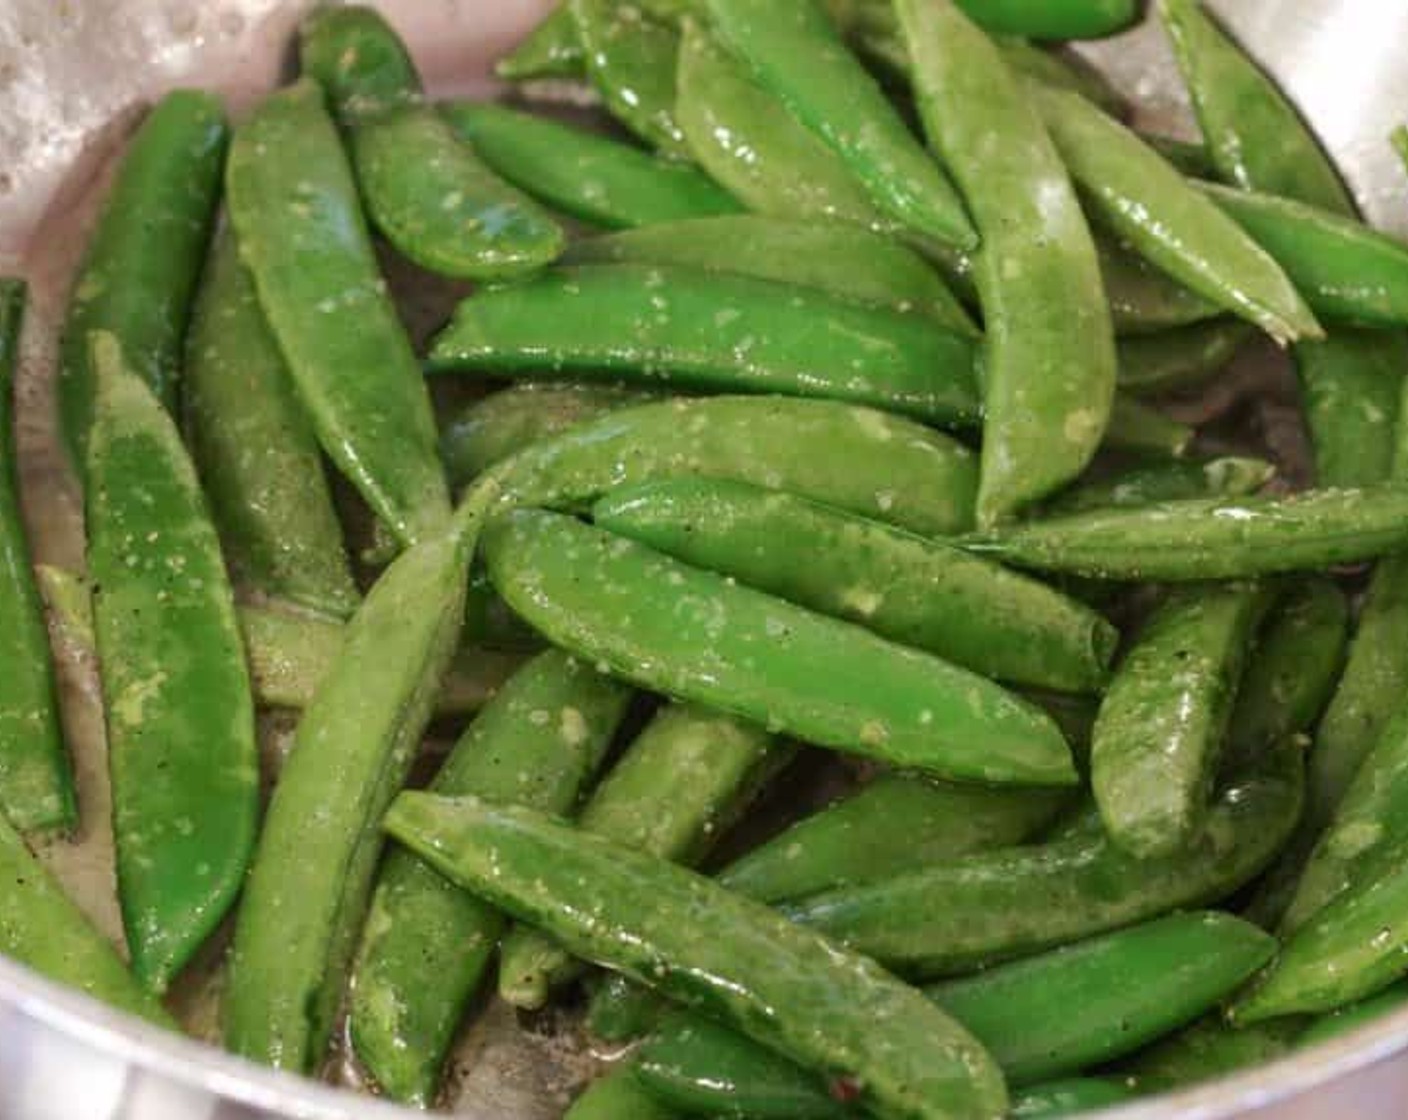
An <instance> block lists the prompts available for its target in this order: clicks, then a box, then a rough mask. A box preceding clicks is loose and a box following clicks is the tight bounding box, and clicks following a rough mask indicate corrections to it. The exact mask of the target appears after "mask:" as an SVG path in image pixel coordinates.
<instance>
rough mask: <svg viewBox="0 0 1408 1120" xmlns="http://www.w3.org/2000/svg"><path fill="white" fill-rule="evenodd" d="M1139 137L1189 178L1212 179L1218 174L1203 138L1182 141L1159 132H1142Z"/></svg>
mask: <svg viewBox="0 0 1408 1120" xmlns="http://www.w3.org/2000/svg"><path fill="white" fill-rule="evenodd" d="M1139 137H1140V139H1142V140H1143V141H1144V143H1146V144H1148V145H1149V147H1151V148H1153V149H1154V151H1156V152H1158V153H1159V155H1161V156H1163V157H1164V159H1166V160H1167V161H1168V162H1169V163H1171V164H1173V166H1174V167H1176V168H1178V170H1179V171H1181V172H1183V174H1184V175H1187V176H1188V177H1189V178H1192V179H1210V178H1212V177H1213V176H1214V175H1216V174H1217V169H1216V168H1215V167H1213V165H1212V157H1210V156H1209V155H1208V147H1207V145H1206V144H1204V143H1203V141H1202V139H1201V138H1199V139H1198V140H1181V139H1179V138H1178V137H1176V136H1164V135H1162V134H1161V133H1157V132H1141V133H1140V134H1139Z"/></svg>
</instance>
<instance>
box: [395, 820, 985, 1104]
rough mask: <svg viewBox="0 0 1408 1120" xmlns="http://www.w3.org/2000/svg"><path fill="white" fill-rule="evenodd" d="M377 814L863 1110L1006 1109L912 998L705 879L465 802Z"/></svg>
mask: <svg viewBox="0 0 1408 1120" xmlns="http://www.w3.org/2000/svg"><path fill="white" fill-rule="evenodd" d="M385 823H386V828H387V830H388V831H389V832H390V833H391V834H392V835H393V836H395V837H396V838H397V839H399V840H400V841H401V842H402V843H404V844H407V845H408V846H409V847H410V848H411V849H412V850H413V851H415V852H417V853H419V854H420V855H421V856H422V858H424V859H426V860H428V861H429V862H430V863H431V864H432V865H433V866H434V867H436V868H437V869H438V870H440V871H441V872H442V873H443V874H445V875H447V876H448V877H449V878H451V879H452V880H453V881H454V882H456V883H458V884H459V885H460V886H462V887H464V888H466V889H468V890H471V891H474V892H476V893H480V894H482V895H484V896H485V897H486V898H488V900H489V901H491V902H493V903H495V904H497V905H499V906H502V907H504V908H505V909H508V910H509V911H510V912H512V913H513V914H514V916H515V917H517V918H518V919H519V920H520V921H524V922H528V923H531V924H534V925H538V926H541V927H542V928H543V929H545V930H547V931H548V932H550V933H551V934H553V935H554V936H555V937H557V938H558V939H560V940H561V941H562V942H563V944H564V945H565V946H566V947H567V948H568V949H570V950H571V951H572V952H574V953H576V954H578V955H579V956H583V957H586V958H587V959H589V960H593V961H596V962H598V963H601V964H605V965H607V966H609V967H611V968H614V969H616V970H618V971H622V972H625V973H627V974H628V975H630V976H632V977H633V978H634V979H636V980H638V981H642V982H646V983H649V984H651V985H652V986H653V987H656V988H658V989H660V990H661V991H662V992H664V993H665V994H667V995H670V996H672V997H673V998H675V999H678V1000H680V1001H681V1002H683V1003H685V1004H686V1005H687V1006H693V1007H700V1006H706V1007H707V1008H708V1009H709V1012H710V1014H712V1015H714V1016H716V1017H718V1018H719V1019H720V1020H721V1021H723V1022H725V1023H727V1024H728V1025H730V1026H733V1027H735V1028H736V1029H739V1030H742V1031H744V1032H746V1033H747V1034H748V1035H749V1036H750V1037H752V1038H753V1039H754V1041H756V1042H759V1043H762V1044H763V1045H764V1046H767V1047H769V1048H770V1049H773V1050H776V1051H777V1052H778V1053H781V1054H783V1055H785V1056H786V1057H789V1058H791V1059H793V1060H794V1061H797V1062H800V1063H802V1064H803V1065H809V1066H814V1067H818V1068H820V1069H822V1070H824V1071H825V1072H826V1074H827V1075H828V1076H830V1077H833V1078H838V1079H844V1080H845V1081H846V1082H847V1083H848V1084H849V1085H851V1086H853V1087H854V1089H855V1090H857V1093H856V1095H857V1096H858V1098H859V1103H860V1104H861V1105H862V1106H864V1107H869V1108H871V1109H872V1110H875V1111H878V1112H880V1113H881V1114H882V1115H887V1116H894V1117H906V1118H915V1120H939V1118H941V1117H970V1116H971V1117H974V1118H975V1120H976V1118H978V1117H987V1116H993V1115H998V1114H1000V1113H1001V1112H1002V1110H1003V1109H1004V1108H1005V1106H1006V1103H1007V1101H1006V1093H1005V1091H1004V1089H1003V1085H1002V1077H1001V1074H1000V1073H999V1072H998V1071H997V1068H996V1066H995V1065H993V1063H992V1062H991V1060H990V1059H989V1058H988V1057H987V1056H986V1055H985V1054H984V1053H983V1051H982V1049H981V1047H979V1046H978V1045H977V1044H976V1043H975V1042H974V1041H973V1039H972V1038H971V1036H970V1035H969V1034H968V1033H967V1032H966V1031H964V1030H963V1029H962V1028H961V1027H959V1026H958V1025H957V1024H956V1023H954V1022H953V1021H952V1020H951V1019H949V1018H948V1016H946V1015H944V1014H943V1013H942V1012H940V1011H939V1010H938V1009H937V1008H935V1007H934V1006H933V1004H931V1003H929V1002H928V1001H927V1000H925V999H924V997H923V996H922V995H920V994H919V993H918V992H915V991H914V990H913V989H911V988H909V987H907V986H906V985H904V984H901V983H899V982H898V981H896V980H895V979H894V978H893V977H891V976H889V975H888V974H886V973H885V972H883V971H882V970H881V969H878V968H876V967H875V966H874V965H873V964H871V963H870V962H868V961H866V960H864V959H863V958H860V957H857V956H854V955H852V954H850V953H847V952H845V951H844V950H839V949H837V948H836V947H835V946H833V945H830V944H828V943H827V942H825V941H823V940H822V939H821V938H819V937H817V936H816V935H815V934H814V933H811V932H810V931H808V930H804V929H801V928H799V927H797V926H795V925H793V924H792V923H790V922H788V921H787V920H786V919H785V918H782V917H781V916H779V915H777V914H775V913H774V912H773V911H771V910H768V909H767V908H766V907H764V906H761V905H760V904H758V903H756V902H752V901H750V900H748V899H744V898H740V897H738V896H737V895H734V894H732V893H730V892H728V891H726V890H724V889H722V888H721V887H718V886H716V885H715V884H714V883H713V882H711V881H710V880H709V879H706V878H703V877H701V876H698V875H695V874H693V873H692V872H689V871H686V870H684V869H682V868H679V867H676V866H675V865H673V864H670V863H667V862H665V861H664V860H661V859H658V858H656V857H652V856H647V855H643V854H641V853H638V852H634V851H631V850H630V849H629V848H626V847H623V846H622V845H619V844H614V843H611V842H610V841H607V840H604V839H602V838H600V837H596V836H591V835H587V834H584V833H582V832H580V831H578V830H576V829H573V828H570V827H566V826H563V825H560V824H555V823H553V822H552V821H550V820H549V819H548V818H545V817H543V816H541V815H540V814H535V813H531V812H529V811H526V810H523V809H519V808H515V807H512V806H492V805H490V804H488V803H487V802H482V801H477V800H474V799H470V798H460V799H455V800H451V799H444V798H436V797H434V796H433V795H430V794H418V793H406V794H402V795H401V797H399V798H398V799H397V801H396V803H395V805H394V806H393V807H392V809H391V812H390V813H389V814H388V815H387V817H386V822H385ZM818 1021H824V1022H826V1023H827V1029H826V1031H825V1032H818V1031H817V1030H816V1023H817V1022H818Z"/></svg>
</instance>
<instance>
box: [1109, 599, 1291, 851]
mask: <svg viewBox="0 0 1408 1120" xmlns="http://www.w3.org/2000/svg"><path fill="white" fill-rule="evenodd" d="M1266 599H1267V596H1266V594H1265V593H1264V592H1263V590H1262V589H1261V588H1260V587H1259V586H1257V585H1256V584H1248V583H1234V584H1223V585H1211V586H1205V587H1197V586H1195V587H1188V588H1184V589H1180V590H1178V591H1175V592H1173V594H1172V595H1171V596H1170V597H1169V598H1168V599H1166V600H1165V601H1164V602H1163V603H1162V604H1160V606H1159V607H1158V608H1157V610H1156V611H1155V612H1154V614H1153V615H1152V616H1151V617H1150V619H1149V620H1148V621H1147V622H1146V623H1145V625H1144V627H1143V629H1142V630H1141V631H1140V633H1139V635H1138V637H1136V638H1135V640H1134V643H1133V644H1132V645H1131V646H1130V648H1129V651H1128V652H1127V653H1126V654H1125V656H1124V660H1123V661H1122V662H1121V663H1120V665H1119V668H1118V669H1117V670H1116V671H1115V676H1114V679H1113V680H1112V681H1111V682H1110V687H1109V689H1108V690H1107V692H1106V693H1105V699H1104V702H1103V703H1102V704H1101V706H1100V714H1099V716H1098V717H1097V718H1096V720H1095V731H1094V736H1093V739H1092V743H1091V752H1090V785H1091V791H1092V792H1093V794H1094V796H1095V803H1096V805H1097V806H1098V807H1099V809H1100V819H1101V820H1102V821H1103V822H1104V825H1105V831H1106V832H1107V833H1108V834H1109V837H1110V839H1111V841H1112V842H1113V843H1115V844H1116V845H1118V846H1119V847H1121V848H1123V849H1124V850H1125V851H1127V852H1129V853H1131V854H1132V855H1134V856H1136V857H1140V858H1145V859H1156V858H1158V857H1161V856H1169V855H1172V854H1174V853H1176V852H1179V851H1181V850H1183V849H1184V848H1185V847H1187V846H1188V845H1189V844H1190V843H1191V842H1192V840H1193V838H1194V837H1195V836H1197V834H1198V832H1199V830H1200V828H1201V826H1202V823H1203V818H1204V815H1205V814H1206V812H1207V808H1208V804H1207V803H1208V795H1209V793H1210V791H1211V789H1212V784H1213V778H1214V776H1215V775H1216V772H1217V766H1218V762H1219V758H1220V755H1221V752H1222V743H1223V737H1224V735H1225V733H1226V731H1227V721H1228V717H1229V716H1230V715H1231V712H1232V704H1233V701H1234V698H1235V697H1236V694H1237V688H1238V685H1239V683H1240V681H1241V677H1242V669H1243V666H1244V665H1245V663H1246V655H1247V649H1248V646H1249V645H1250V642H1251V637H1252V634H1253V632H1254V631H1255V628H1256V623H1257V621H1258V619H1259V617H1260V615H1261V612H1262V611H1263V610H1264V609H1265V604H1266Z"/></svg>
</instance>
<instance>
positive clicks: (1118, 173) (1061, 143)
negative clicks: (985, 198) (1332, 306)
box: [1029, 83, 1323, 344]
mask: <svg viewBox="0 0 1408 1120" xmlns="http://www.w3.org/2000/svg"><path fill="white" fill-rule="evenodd" d="M1029 89H1030V91H1031V94H1032V96H1033V97H1034V98H1035V100H1036V103H1037V105H1038V107H1039V109H1040V111H1041V115H1042V119H1043V121H1045V123H1046V127H1047V129H1048V130H1049V131H1050V133H1051V138H1052V140H1053V141H1054V142H1055V144H1056V149H1057V151H1059V152H1060V154H1061V158H1062V159H1063V160H1064V161H1065V163H1066V166H1067V168H1069V170H1070V173H1071V177H1072V179H1074V180H1075V182H1076V183H1077V184H1079V185H1080V187H1081V188H1082V190H1083V192H1084V195H1083V197H1084V198H1085V199H1086V201H1087V204H1088V205H1089V206H1091V207H1092V209H1093V210H1094V212H1095V213H1096V215H1098V217H1099V219H1100V220H1101V221H1102V222H1103V223H1104V224H1105V225H1107V226H1108V227H1109V228H1111V229H1113V230H1114V232H1115V233H1117V234H1118V235H1119V236H1120V237H1122V238H1124V239H1125V240H1127V241H1128V242H1129V243H1130V244H1131V245H1133V246H1134V247H1135V248H1136V249H1137V250H1138V251H1139V252H1140V253H1141V254H1143V255H1144V256H1145V257H1147V258H1148V259H1149V260H1151V261H1153V262H1154V264H1156V265H1158V266H1159V267H1160V268H1162V269H1163V270H1164V271H1165V272H1167V273H1168V274H1169V275H1170V276H1172V277H1173V278H1174V279H1175V280H1177V281H1179V282H1180V283H1182V284H1183V285H1184V286H1186V287H1187V288H1189V289H1190V290H1191V291H1193V292H1195V293H1197V294H1198V295H1200V296H1202V297H1203V298H1204V299H1207V300H1209V301H1210V302H1212V303H1215V304H1216V305H1217V306H1219V307H1221V308H1223V309H1224V310H1226V311H1230V312H1232V313H1233V314H1234V315H1238V316H1240V317H1242V318H1244V319H1247V320H1248V321H1250V322H1253V323H1255V324H1256V325H1257V326H1259V327H1261V328H1262V330H1264V331H1266V332H1267V333H1268V334H1269V335H1271V337H1272V338H1274V339H1276V340H1277V341H1278V342H1280V343H1282V344H1284V343H1286V342H1290V341H1294V340H1296V339H1300V338H1319V337H1321V336H1322V334H1323V332H1322V331H1321V330H1320V326H1319V324H1318V323H1317V322H1316V321H1315V316H1314V314H1313V313H1312V312H1311V311H1310V309H1309V308H1308V307H1306V305H1305V302H1304V300H1303V299H1302V298H1301V296H1300V293H1299V292H1297V291H1296V288H1295V286H1294V285H1293V284H1292V283H1291V281H1290V279H1289V278H1288V277H1287V276H1286V274H1285V273H1284V272H1283V271H1282V270H1281V267H1280V265H1278V264H1277V263H1276V261H1275V260H1274V259H1273V258H1272V257H1271V255H1270V254H1269V253H1267V252H1266V251H1265V250H1264V249H1263V248H1261V246H1260V245H1258V244H1257V243H1256V242H1255V241H1253V240H1252V239H1251V237H1249V236H1248V235H1247V234H1246V233H1245V232H1244V231H1243V230H1242V229H1241V228H1240V227H1239V226H1238V224H1237V223H1236V222H1234V221H1233V220H1232V219H1231V218H1229V217H1228V216H1227V215H1226V214H1225V213H1223V212H1221V211H1220V210H1219V208H1218V206H1217V205H1216V203H1214V202H1212V201H1210V200H1209V199H1208V198H1206V197H1204V196H1203V195H1202V194H1200V193H1199V192H1198V191H1197V189H1196V188H1194V187H1192V186H1190V185H1189V183H1188V181H1187V180H1186V179H1184V178H1183V175H1182V174H1181V173H1180V172H1179V171H1178V170H1177V169H1176V168H1175V167H1174V166H1173V165H1172V164H1170V163H1168V162H1166V161H1165V160H1164V159H1163V157H1162V156H1160V155H1159V154H1158V153H1157V152H1156V151H1154V150H1153V149H1152V148H1150V147H1149V146H1148V145H1146V144H1145V143H1144V142H1143V141H1141V140H1140V139H1139V137H1138V136H1137V135H1135V133H1133V132H1131V131H1130V130H1129V129H1127V128H1125V127H1124V126H1123V125H1122V124H1120V123H1119V122H1118V121H1116V120H1114V119H1113V118H1111V117H1108V116H1106V115H1105V114H1104V113H1103V112H1101V111H1100V110H1099V109H1098V108H1097V107H1095V106H1094V105H1092V104H1090V102H1088V101H1087V100H1086V99H1085V98H1083V97H1081V96H1079V95H1077V94H1073V93H1070V92H1068V91H1065V90H1057V89H1051V88H1049V87H1043V86H1042V85H1040V84H1038V83H1031V84H1029Z"/></svg>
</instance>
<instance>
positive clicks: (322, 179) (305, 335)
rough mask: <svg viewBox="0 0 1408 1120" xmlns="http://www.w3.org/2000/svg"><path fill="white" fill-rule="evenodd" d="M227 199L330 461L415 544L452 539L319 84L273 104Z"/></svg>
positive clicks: (239, 144)
mask: <svg viewBox="0 0 1408 1120" xmlns="http://www.w3.org/2000/svg"><path fill="white" fill-rule="evenodd" d="M291 152H297V153H298V158H297V159H291V158H289V153H291ZM226 187H227V190H228V196H229V207H230V217H231V219H232V220H233V222H234V226H235V231H236V233H237V235H238V238H239V246H240V255H241V257H242V258H243V260H244V263H245V265H246V266H247V267H248V268H249V270H250V273H251V275H252V276H253V279H254V284H255V288H256V290H257V291H258V293H259V302H260V305H261V306H262V307H263V309H264V314H265V316H266V317H267V318H268V321H269V325H270V327H271V328H272V329H273V332H274V336H275V337H276V338H277V339H278V342H279V347H280V349H281V350H282V351H283V354H284V358H285V360H286V361H287V362H288V368H289V373H290V374H291V376H292V377H293V382H294V385H295V387H296V388H297V390H298V395H299V398H300V399H301V400H302V401H303V404H304V407H305V408H306V409H307V412H308V416H309V418H310V419H311V421H312V423H313V428H314V430H315V431H316V432H317V434H318V441H319V443H320V444H321V445H322V448H323V450H324V451H325V452H326V453H327V454H328V457H329V458H331V459H332V461H333V462H334V463H335V464H336V465H337V466H338V468H339V469H340V470H341V471H342V472H343V473H344V474H345V475H347V477H348V478H349V479H350V480H351V481H352V483H353V484H354V485H355V486H356V487H357V489H358V490H359V491H360V492H361V494H362V496H363V497H364V498H365V499H366V501H367V504H368V505H370V506H371V507H372V510H373V511H374V512H375V513H376V515H377V516H378V517H379V518H380V519H381V520H382V521H384V522H385V523H386V524H387V526H388V527H390V528H391V530H392V531H393V532H394V534H395V535H396V537H397V539H398V540H400V541H401V542H402V543H403V544H411V543H414V542H415V541H416V540H419V539H420V538H421V537H424V536H427V535H433V534H434V533H436V532H437V531H438V530H441V529H443V528H444V525H445V524H446V522H447V521H448V518H449V515H450V508H449V499H448V495H447V490H446V486H445V478H444V472H443V471H442V470H441V467H440V462H439V459H438V458H437V457H436V453H435V422H434V417H433V416H432V415H431V410H430V398H429V396H428V394H427V393H426V390H425V381H424V378H423V377H422V376H421V372H420V366H419V364H418V363H417V361H416V358H415V355H414V354H413V353H412V352H411V346H410V343H409V341H408V340H407V338H406V334H405V331H404V330H403V329H402V327H401V323H400V321H399V320H398V319H397V317H396V311H395V308H393V307H392V305H391V302H390V300H389V299H388V298H387V295H386V285H385V281H383V280H382V278H381V275H380V273H379V272H378V271H377V264H376V258H375V256H374V255H373V252H372V246H371V239H370V236H369V234H368V232H367V228H366V224H365V221H364V219H363V217H362V212H361V206H360V203H359V202H358V199H357V190H356V186H355V184H354V183H353V179H352V172H351V169H350V168H349V167H348V164H347V159H346V157H345V156H344V155H343V153H342V145H341V142H340V141H339V140H338V136H337V131H336V129H335V128H334V127H333V123H332V121H331V120H330V119H329V118H328V115H327V113H326V112H325V110H324V107H323V95H322V93H321V91H320V90H319V88H318V86H317V85H316V84H315V83H313V82H312V81H310V80H307V79H303V80H300V81H299V82H297V83H295V84H294V85H292V86H290V87H288V88H287V89H285V90H282V91H280V92H278V93H276V94H274V95H273V96H271V97H269V98H268V99H267V100H265V101H264V102H263V104H261V105H260V106H259V108H257V109H256V110H255V112H254V115H253V116H251V117H250V118H249V119H248V120H247V121H245V123H244V124H243V125H241V126H240V128H239V129H238V130H237V132H236V134H235V141H234V145H233V147H232V149H231V152H230V163H229V168H228V171H227V173H226Z"/></svg>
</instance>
